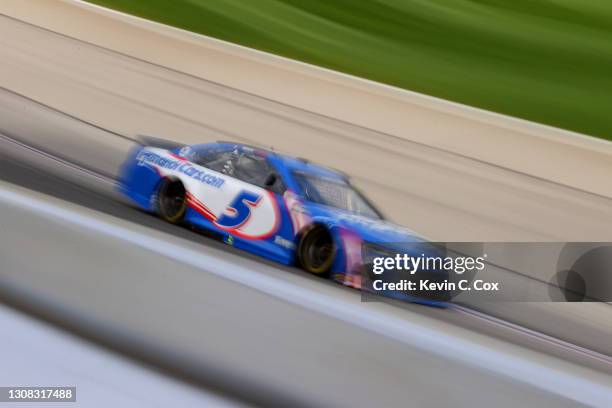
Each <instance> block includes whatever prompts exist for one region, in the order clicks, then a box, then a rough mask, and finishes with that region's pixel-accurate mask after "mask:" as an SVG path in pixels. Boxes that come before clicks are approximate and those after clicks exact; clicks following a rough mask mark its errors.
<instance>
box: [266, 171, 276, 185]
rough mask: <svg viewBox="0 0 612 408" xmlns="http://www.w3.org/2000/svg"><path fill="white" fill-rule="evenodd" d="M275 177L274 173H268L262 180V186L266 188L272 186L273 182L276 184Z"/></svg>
mask: <svg viewBox="0 0 612 408" xmlns="http://www.w3.org/2000/svg"><path fill="white" fill-rule="evenodd" d="M276 179H277V176H276V174H274V173H270V174H268V175H267V176H266V179H265V180H264V186H265V187H266V188H272V186H274V184H276Z"/></svg>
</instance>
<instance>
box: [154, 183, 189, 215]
mask: <svg viewBox="0 0 612 408" xmlns="http://www.w3.org/2000/svg"><path fill="white" fill-rule="evenodd" d="M186 210H187V191H186V190H185V186H184V185H183V183H182V182H181V181H180V180H177V179H164V180H163V181H162V182H161V185H160V186H159V189H158V192H157V213H158V214H159V217H160V218H161V219H163V220H165V221H168V222H170V223H172V224H177V223H179V222H181V221H182V219H183V217H184V216H185V211H186Z"/></svg>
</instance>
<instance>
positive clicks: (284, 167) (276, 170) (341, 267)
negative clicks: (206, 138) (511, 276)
mask: <svg viewBox="0 0 612 408" xmlns="http://www.w3.org/2000/svg"><path fill="white" fill-rule="evenodd" d="M147 140H148V143H143V145H140V146H138V147H137V148H135V149H134V150H133V151H132V152H131V153H130V155H129V157H128V158H127V160H126V161H125V163H124V164H123V166H122V168H121V171H120V183H119V188H120V191H121V192H122V193H123V194H125V195H126V196H127V197H129V199H131V200H132V201H133V202H134V203H135V204H136V205H137V206H139V207H140V208H142V209H144V210H146V211H149V212H153V213H156V214H158V215H159V217H161V218H162V219H164V220H165V221H167V222H170V223H173V224H179V223H180V224H186V225H188V226H191V227H192V228H195V229H199V230H203V231H206V232H208V233H209V234H212V235H213V236H215V237H217V238H218V239H220V240H222V241H223V242H225V243H226V244H228V245H232V246H234V247H236V248H240V249H243V250H246V251H248V252H251V253H254V254H257V255H260V256H262V257H264V258H267V259H270V260H273V261H276V262H279V263H282V264H286V265H297V266H299V267H301V268H303V269H304V270H306V271H308V272H310V273H313V274H316V275H321V276H328V277H331V278H332V279H333V280H335V281H337V282H339V283H342V284H344V285H347V286H351V287H355V288H358V289H359V288H361V283H362V279H361V278H362V271H363V265H364V252H366V251H367V252H368V253H370V254H371V253H372V252H374V253H380V254H382V255H385V254H389V253H393V251H394V249H393V248H392V245H397V243H410V242H413V243H418V242H423V239H422V238H420V237H419V236H417V235H416V234H414V233H413V232H411V231H409V230H407V229H405V228H403V227H400V226H397V225H394V224H391V223H390V222H387V221H385V220H384V217H383V216H382V214H381V213H380V212H379V211H378V210H377V209H376V208H375V206H374V205H373V204H372V203H371V202H370V201H369V200H368V199H367V198H366V197H365V196H364V195H363V194H361V193H360V192H359V190H357V189H356V188H355V187H354V186H353V185H352V184H351V182H350V180H349V178H348V177H347V176H346V175H344V174H342V173H341V172H338V171H335V170H332V169H330V168H327V167H324V166H320V165H316V164H313V163H311V162H309V161H308V160H305V159H300V158H296V157H291V156H287V155H283V154H279V153H276V152H274V151H272V150H268V149H264V148H260V147H254V146H248V145H245V144H240V143H233V142H214V143H207V144H196V145H189V146H183V145H175V144H172V143H171V142H164V141H160V140H158V139H152V138H148V139H147ZM386 244H389V245H388V246H386Z"/></svg>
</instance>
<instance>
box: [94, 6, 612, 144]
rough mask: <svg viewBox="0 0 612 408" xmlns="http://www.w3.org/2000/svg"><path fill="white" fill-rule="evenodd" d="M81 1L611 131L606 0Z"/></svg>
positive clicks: (500, 108)
mask: <svg viewBox="0 0 612 408" xmlns="http://www.w3.org/2000/svg"><path fill="white" fill-rule="evenodd" d="M91 2H93V3H97V4H100V5H103V6H107V7H110V8H115V9H118V10H121V11H125V12H127V13H130V14H134V15H138V16H141V17H145V18H148V19H151V20H155V21H159V22H162V23H165V24H169V25H173V26H177V27H181V28H184V29H187V30H190V31H195V32H199V33H202V34H206V35H209V36H212V37H217V38H220V39H223V40H227V41H231V42H234V43H237V44H242V45H245V46H248V47H252V48H256V49H260V50H264V51H268V52H271V53H274V54H278V55H283V56H286V57H289V58H293V59H297V60H301V61H305V62H309V63H312V64H316V65H320V66H323V67H327V68H331V69H334V70H338V71H343V72H347V73H350V74H353V75H357V76H360V77H364V78H369V79H372V80H375V81H379V82H384V83H387V84H391V85H395V86H398V87H401V88H405V89H410V90H413V91H417V92H422V93H425V94H429V95H433V96H437V97H440V98H444V99H448V100H452V101H456V102H461V103H464V104H467V105H472V106H476V107H479V108H483V109H487V110H491V111H495V112H500V113H504V114H508V115H512V116H517V117H520V118H524V119H528V120H532V121H536V122H541V123H545V124H549V125H553V126H557V127H561V128H565V129H570V130H574V131H578V132H582V133H586V134H590V135H593V136H598V137H601V138H605V139H610V140H612V112H611V108H612V2H607V1H605V0H515V1H507V0H377V1H376V0H146V1H142V0H93V1H91Z"/></svg>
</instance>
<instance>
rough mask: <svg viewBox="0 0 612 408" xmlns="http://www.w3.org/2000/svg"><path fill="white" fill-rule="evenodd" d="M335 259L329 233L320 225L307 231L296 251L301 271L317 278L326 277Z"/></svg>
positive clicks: (333, 246)
mask: <svg viewBox="0 0 612 408" xmlns="http://www.w3.org/2000/svg"><path fill="white" fill-rule="evenodd" d="M335 257H336V248H335V245H334V240H333V237H332V236H331V234H330V232H329V231H328V230H327V228H325V227H324V226H321V225H315V226H313V227H311V228H310V229H309V230H307V231H306V232H305V233H304V234H303V235H302V239H300V243H299V245H298V250H297V258H298V263H299V265H300V267H301V268H302V269H304V270H305V271H307V272H310V273H312V274H315V275H319V276H327V275H328V274H329V271H330V269H331V267H332V265H333V263H334V259H335Z"/></svg>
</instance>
